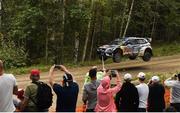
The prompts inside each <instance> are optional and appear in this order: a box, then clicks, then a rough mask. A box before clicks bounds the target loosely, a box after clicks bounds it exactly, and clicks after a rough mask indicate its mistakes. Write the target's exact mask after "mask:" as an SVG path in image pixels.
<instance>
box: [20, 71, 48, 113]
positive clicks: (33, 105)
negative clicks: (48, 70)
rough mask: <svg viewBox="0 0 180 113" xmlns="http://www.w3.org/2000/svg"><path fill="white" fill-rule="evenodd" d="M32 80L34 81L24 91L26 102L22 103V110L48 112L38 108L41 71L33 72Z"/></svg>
mask: <svg viewBox="0 0 180 113" xmlns="http://www.w3.org/2000/svg"><path fill="white" fill-rule="evenodd" d="M30 80H31V81H32V82H31V83H30V84H29V85H28V86H27V87H26V89H25V91H24V100H23V101H22V104H21V107H20V110H21V111H25V112H37V111H41V112H47V111H48V109H39V108H38V106H37V93H38V85H36V84H35V83H38V82H40V81H39V80H40V71H39V70H37V69H33V70H31V74H30Z"/></svg>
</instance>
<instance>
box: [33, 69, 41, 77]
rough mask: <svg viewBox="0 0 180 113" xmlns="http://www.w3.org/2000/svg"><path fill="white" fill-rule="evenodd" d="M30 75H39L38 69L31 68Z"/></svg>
mask: <svg viewBox="0 0 180 113" xmlns="http://www.w3.org/2000/svg"><path fill="white" fill-rule="evenodd" d="M31 75H32V76H39V75H40V71H39V70H38V69H33V70H31Z"/></svg>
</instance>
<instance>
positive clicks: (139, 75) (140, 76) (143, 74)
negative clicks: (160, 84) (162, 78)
mask: <svg viewBox="0 0 180 113" xmlns="http://www.w3.org/2000/svg"><path fill="white" fill-rule="evenodd" d="M137 77H138V78H142V79H143V78H145V77H146V74H145V73H143V72H140V73H139V74H138V76H137Z"/></svg>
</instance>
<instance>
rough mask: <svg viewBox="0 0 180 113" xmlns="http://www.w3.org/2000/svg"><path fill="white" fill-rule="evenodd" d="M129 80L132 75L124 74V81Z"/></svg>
mask: <svg viewBox="0 0 180 113" xmlns="http://www.w3.org/2000/svg"><path fill="white" fill-rule="evenodd" d="M128 79H129V80H131V79H132V75H131V74H129V73H126V74H125V75H124V80H128Z"/></svg>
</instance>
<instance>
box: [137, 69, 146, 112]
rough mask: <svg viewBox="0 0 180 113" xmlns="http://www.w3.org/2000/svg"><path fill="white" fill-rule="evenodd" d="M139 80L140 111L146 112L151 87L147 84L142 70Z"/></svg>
mask: <svg viewBox="0 0 180 113" xmlns="http://www.w3.org/2000/svg"><path fill="white" fill-rule="evenodd" d="M138 78H139V82H140V84H139V85H137V86H136V88H137V90H138V94H139V107H138V111H139V112H146V108H147V100H148V95H149V87H148V85H147V84H145V79H146V77H145V73H143V72H140V73H139V74H138Z"/></svg>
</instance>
